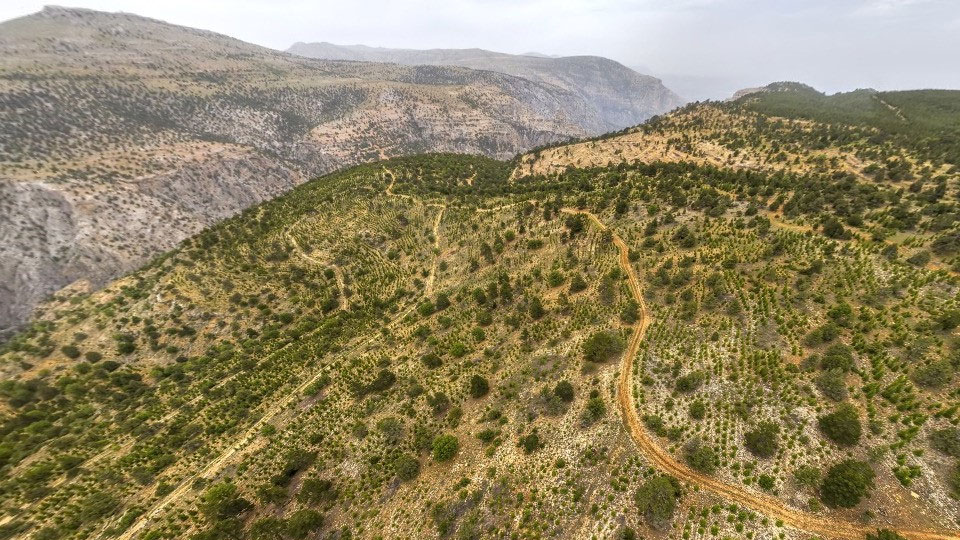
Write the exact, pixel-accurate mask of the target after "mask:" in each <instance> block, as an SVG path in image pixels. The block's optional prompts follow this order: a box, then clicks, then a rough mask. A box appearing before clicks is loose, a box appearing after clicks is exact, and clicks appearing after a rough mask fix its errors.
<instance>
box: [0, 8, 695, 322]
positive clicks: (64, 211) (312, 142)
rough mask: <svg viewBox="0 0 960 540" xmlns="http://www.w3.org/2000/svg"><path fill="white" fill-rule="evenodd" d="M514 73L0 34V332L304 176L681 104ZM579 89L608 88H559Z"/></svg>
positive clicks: (617, 69) (154, 39)
mask: <svg viewBox="0 0 960 540" xmlns="http://www.w3.org/2000/svg"><path fill="white" fill-rule="evenodd" d="M528 58H529V59H530V62H521V63H518V64H517V66H518V68H517V69H518V71H522V72H523V73H526V74H527V77H523V76H516V75H510V74H506V73H500V72H496V71H489V70H477V69H468V68H463V67H456V66H437V65H416V66H410V65H399V64H397V63H377V62H356V61H341V60H315V59H308V58H304V57H302V56H296V55H292V54H288V53H282V52H278V51H274V50H271V49H267V48H264V47H260V46H256V45H251V44H249V43H244V42H242V41H239V40H236V39H233V38H230V37H227V36H223V35H220V34H216V33H213V32H208V31H204V30H197V29H192V28H186V27H182V26H176V25H172V24H167V23H164V22H161V21H157V20H152V19H148V18H144V17H139V16H136V15H132V14H126V13H104V12H97V11H92V10H85V9H73V8H61V7H47V8H45V9H44V10H43V11H41V12H39V13H36V14H34V15H30V16H26V17H22V18H19V19H15V20H11V21H7V22H4V23H0V103H2V104H3V106H2V107H0V328H9V327H13V326H16V325H18V324H19V323H21V322H23V321H24V320H26V318H27V317H28V316H29V314H30V312H31V310H32V309H33V307H34V306H35V305H36V304H37V302H38V301H40V300H41V299H43V298H44V297H46V296H47V295H49V294H51V293H53V292H55V291H57V290H58V289H60V288H61V287H63V286H66V285H68V284H71V283H76V284H77V286H78V287H86V286H92V287H94V288H95V287H97V286H99V285H101V284H103V283H105V282H106V280H108V279H110V278H112V277H116V276H118V275H120V274H122V273H124V272H126V271H129V270H132V269H134V268H136V267H138V266H139V265H141V264H142V263H144V262H145V261H147V260H148V259H149V258H150V257H152V256H154V255H156V254H158V253H161V252H163V251H164V250H167V249H170V248H172V247H174V246H175V245H176V244H177V243H178V242H179V241H181V240H182V239H184V238H187V237H189V236H190V235H192V234H194V233H196V232H198V231H200V230H201V229H203V228H204V227H206V226H208V225H210V224H213V223H215V222H217V221H219V220H221V219H223V218H226V217H229V216H231V215H234V214H236V213H237V212H238V211H240V210H242V209H243V208H246V207H248V206H250V205H252V204H255V203H257V202H260V201H263V200H266V199H269V198H272V197H274V196H276V195H278V194H280V193H282V192H284V191H286V190H288V189H290V188H291V187H293V186H295V185H297V184H299V183H301V182H303V181H304V180H305V179H307V178H310V177H312V176H315V175H317V174H322V173H325V172H329V171H332V170H335V169H338V168H341V167H343V166H346V165H351V164H355V163H360V162H364V161H371V160H376V159H382V158H387V157H391V156H398V155H407V154H413V153H419V152H427V151H447V152H463V153H477V154H484V155H487V156H490V157H495V158H500V159H504V158H509V157H511V156H513V155H514V154H516V153H517V152H520V151H522V150H524V149H528V148H531V147H535V146H538V145H542V144H545V143H551V142H557V141H561V140H565V139H568V138H571V137H583V136H589V135H593V134H598V133H601V132H603V131H607V130H608V129H610V128H611V127H625V126H627V125H631V124H633V123H636V122H637V121H639V120H640V119H643V118H646V117H648V116H650V115H652V114H655V113H659V112H664V111H666V110H668V109H670V108H672V107H673V106H674V105H676V104H677V103H678V102H677V100H676V98H675V96H673V94H672V93H670V92H669V91H668V90H666V89H664V88H663V87H662V86H661V85H660V84H659V82H657V81H656V80H655V79H652V78H645V77H643V76H641V75H639V74H636V73H634V72H632V71H630V70H629V69H626V68H623V66H620V65H619V64H616V63H615V62H611V61H607V60H604V59H599V58H575V59H544V58H534V57H528ZM548 65H549V66H554V67H553V68H549V69H548V67H545V66H548ZM521 68H522V69H521ZM578 70H584V71H583V72H582V73H580V72H578ZM608 70H610V73H612V75H611V77H606V76H605V75H604V74H605V73H606V72H607V71H608ZM592 78H599V79H598V80H600V81H601V82H600V83H598V84H599V85H600V86H599V87H600V88H605V89H606V90H604V91H603V92H601V93H598V94H596V95H592V94H590V93H589V92H586V93H585V92H584V91H583V90H582V89H579V90H578V89H576V88H574V87H575V86H577V85H578V84H579V83H583V86H584V87H585V88H586V87H589V86H590V85H589V84H588V81H589V80H590V79H592ZM611 84H615V85H621V86H619V87H618V88H620V89H621V90H622V91H623V93H624V95H623V96H622V97H620V98H616V97H611V96H610V95H609V89H610V88H609V87H610V85H611ZM638 88H639V89H651V90H652V92H653V93H652V94H651V95H649V96H648V95H646V94H644V95H636V96H635V95H633V94H632V93H633V92H634V91H636V90H637V89H638ZM645 91H646V90H644V92H645ZM604 92H605V93H604Z"/></svg>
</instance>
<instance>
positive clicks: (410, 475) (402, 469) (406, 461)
mask: <svg viewBox="0 0 960 540" xmlns="http://www.w3.org/2000/svg"><path fill="white" fill-rule="evenodd" d="M393 470H394V472H396V473H397V477H398V478H400V480H403V481H404V482H407V481H410V480H413V479H414V478H416V477H417V476H418V475H419V474H420V460H418V459H417V458H415V457H414V456H412V455H410V454H406V453H404V454H400V455H399V456H397V458H396V459H394V460H393Z"/></svg>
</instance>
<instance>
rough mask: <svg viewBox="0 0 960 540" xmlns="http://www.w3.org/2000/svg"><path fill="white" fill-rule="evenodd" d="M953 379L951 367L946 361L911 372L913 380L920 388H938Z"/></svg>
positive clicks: (930, 364)
mask: <svg viewBox="0 0 960 540" xmlns="http://www.w3.org/2000/svg"><path fill="white" fill-rule="evenodd" d="M952 379H953V365H951V364H950V361H948V360H938V361H936V362H931V363H929V364H927V365H925V366H921V367H919V368H917V369H915V370H914V371H913V380H914V382H916V383H917V384H919V385H920V386H925V387H927V388H940V387H941V386H945V385H947V384H949V383H950V381H951V380H952Z"/></svg>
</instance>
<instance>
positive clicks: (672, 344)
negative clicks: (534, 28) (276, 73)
mask: <svg viewBox="0 0 960 540" xmlns="http://www.w3.org/2000/svg"><path fill="white" fill-rule="evenodd" d="M863 130H873V131H872V132H879V131H878V130H877V128H868V127H862V126H861V127H857V126H852V125H846V126H844V127H842V126H840V125H834V124H820V123H817V122H814V121H811V120H788V119H777V118H773V117H767V116H764V115H762V114H760V113H757V112H751V111H747V110H744V108H743V107H742V106H740V105H737V104H731V105H718V104H708V105H700V106H696V107H689V108H686V109H684V110H681V111H678V112H677V113H674V114H671V115H668V116H666V117H662V118H659V119H657V120H656V121H654V122H652V123H651V124H649V125H645V126H643V127H640V128H637V129H635V130H629V131H628V132H626V133H621V134H614V135H611V136H609V137H605V138H601V139H597V140H592V141H586V142H582V143H577V144H573V145H564V146H556V147H551V148H543V149H540V150H538V151H536V152H534V153H531V154H529V155H527V156H524V157H522V158H520V159H518V160H516V161H515V162H500V161H495V160H490V159H486V158H481V157H470V156H459V155H450V154H429V155H422V156H414V157H405V158H397V159H392V160H389V161H382V162H377V163H372V164H366V165H360V166H358V167H355V168H352V169H348V170H344V171H340V172H337V173H334V174H330V175H327V176H324V177H321V178H318V179H316V180H313V181H310V182H307V183H305V184H304V185H301V186H299V187H297V188H294V189H293V190H292V191H290V192H289V193H287V194H285V195H282V196H280V197H278V198H276V199H275V200H272V201H270V202H267V203H264V204H261V205H259V206H256V207H254V208H251V209H248V210H246V211H244V212H243V213H242V214H240V215H239V216H236V217H234V218H231V219H228V220H226V221H224V222H223V223H220V224H218V225H215V226H213V227H211V228H209V229H207V230H205V231H204V232H202V233H200V234H198V235H195V236H193V237H192V238H190V239H189V240H188V241H186V242H184V243H183V244H182V245H181V246H179V247H178V248H177V249H175V250H173V251H171V252H169V253H167V254H165V255H163V256H161V257H158V258H156V259H155V260H154V261H153V262H151V263H150V264H149V265H148V266H146V267H144V268H142V269H141V270H139V271H137V272H134V273H132V274H130V275H128V276H126V277H124V278H122V279H120V280H117V281H115V282H113V283H111V284H109V285H108V286H107V287H105V288H103V289H102V290H100V291H96V292H93V293H85V292H83V291H76V290H67V291H64V292H62V293H61V294H58V295H57V296H56V297H55V298H54V299H52V301H51V302H49V303H46V304H44V306H43V308H42V310H41V311H40V313H39V316H38V317H37V318H36V319H35V320H34V322H33V323H32V324H31V326H30V328H29V329H28V330H27V331H25V332H23V333H21V334H19V335H18V336H17V337H16V338H15V339H13V340H12V341H11V342H10V343H9V345H8V346H7V348H6V349H5V350H3V352H2V353H0V368H2V369H3V377H2V379H3V380H4V382H3V383H2V384H0V394H2V396H3V398H4V404H3V406H2V409H0V414H2V415H3V417H2V419H3V423H2V426H3V429H2V434H3V439H2V441H0V475H2V476H0V508H2V513H3V515H5V516H9V517H8V518H5V520H4V521H3V522H2V523H0V525H2V527H3V529H2V531H3V532H4V534H6V535H8V536H11V535H18V534H19V535H22V536H31V537H33V538H91V537H98V538H99V537H104V538H113V537H115V538H121V539H131V538H148V539H157V538H195V539H197V540H203V539H212V538H251V539H260V538H307V537H311V538H338V539H345V538H371V539H373V538H570V539H574V538H575V539H580V538H638V537H642V538H687V537H690V538H713V537H717V538H731V539H737V540H741V539H742V540H751V539H757V538H785V539H787V538H789V539H798V540H799V539H807V538H813V537H816V538H840V539H844V540H854V539H857V540H859V539H863V538H865V537H866V535H867V534H868V533H870V534H873V533H876V531H877V530H878V529H892V530H896V531H898V532H899V533H900V534H902V535H903V537H905V538H909V539H910V540H947V539H952V540H956V539H957V538H960V534H958V533H957V530H958V524H960V502H958V497H960V431H958V429H957V425H958V424H960V381H958V376H957V371H958V370H960V340H958V335H957V329H958V327H960V304H958V302H960V283H958V281H957V280H958V278H957V273H956V270H958V268H957V255H958V251H960V240H958V239H960V229H958V224H957V220H956V214H957V211H958V195H960V193H958V187H960V186H958V178H957V173H956V170H955V169H954V168H951V167H950V166H949V165H948V164H946V163H942V162H934V161H930V160H926V161H925V160H921V159H920V158H918V157H917V155H916V154H915V153H913V152H912V151H911V149H909V148H904V147H901V146H897V145H895V144H894V141H892V140H888V141H886V142H882V143H878V144H876V145H872V146H871V145H870V144H868V143H869V140H865V139H863V138H862V137H863V134H864V133H865V131H863ZM564 160H566V161H564ZM604 160H606V161H610V163H609V164H608V163H606V162H605V161H604ZM878 171H884V172H883V174H882V175H881V174H880V173H879V172H878ZM881 538H898V537H895V536H889V535H887V534H885V535H883V536H881Z"/></svg>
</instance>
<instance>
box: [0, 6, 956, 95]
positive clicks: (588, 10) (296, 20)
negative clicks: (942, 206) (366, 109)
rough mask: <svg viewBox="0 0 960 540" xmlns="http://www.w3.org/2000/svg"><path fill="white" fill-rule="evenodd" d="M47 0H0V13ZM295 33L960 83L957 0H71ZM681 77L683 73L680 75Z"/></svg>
mask: <svg viewBox="0 0 960 540" xmlns="http://www.w3.org/2000/svg"><path fill="white" fill-rule="evenodd" d="M43 4H44V2H43V1H30V0H0V18H2V19H9V18H13V17H16V16H20V15H25V14H27V13H31V12H33V11H37V10H39V9H40V8H41V7H42V6H43ZM73 5H76V6H82V7H89V8H94V9H102V10H107V11H128V12H132V13H137V14H140V15H145V16H149V17H154V18H158V19H162V20H165V21H168V22H172V23H177V24H183V25H187V26H194V27H200V28H205V29H210V30H215V31H218V32H222V33H224V34H229V35H231V36H234V37H237V38H240V39H243V40H245V41H251V42H254V43H258V44H261V45H266V46H268V47H273V48H276V49H285V48H287V47H288V46H290V45H291V44H292V43H293V42H295V41H330V42H333V43H339V44H354V43H363V44H367V45H376V46H384V47H409V48H436V47H458V48H459V47H481V48H485V49H492V50H498V51H504V52H512V53H523V52H528V51H537V52H542V53H547V54H561V55H574V54H596V55H602V56H607V57H610V58H613V59H615V60H619V61H620V62H623V63H624V64H627V65H630V66H641V67H644V68H646V69H648V70H649V71H650V72H651V73H652V74H654V75H658V76H667V77H665V78H666V79H667V80H669V79H670V77H669V75H670V74H683V75H695V76H698V77H704V78H705V79H704V83H705V84H728V85H733V86H735V87H736V86H747V85H755V84H761V83H766V82H770V81H774V80H799V81H803V82H806V83H808V84H811V85H813V86H815V87H817V88H819V89H821V90H825V91H830V92H833V91H839V90H849V89H854V88H863V87H873V88H878V89H893V88H920V87H938V88H960V0H792V1H787V0H764V1H761V0H633V1H614V0H440V1H434V0H413V1H399V0H342V1H336V2H334V1H326V0H314V1H306V0H73ZM678 84H679V83H678Z"/></svg>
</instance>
